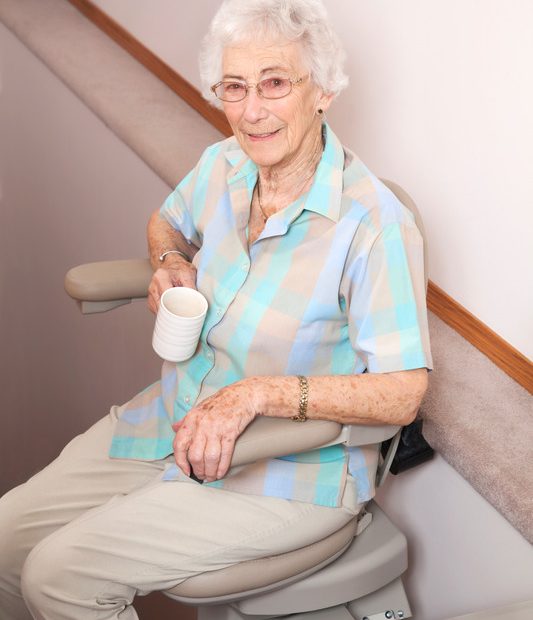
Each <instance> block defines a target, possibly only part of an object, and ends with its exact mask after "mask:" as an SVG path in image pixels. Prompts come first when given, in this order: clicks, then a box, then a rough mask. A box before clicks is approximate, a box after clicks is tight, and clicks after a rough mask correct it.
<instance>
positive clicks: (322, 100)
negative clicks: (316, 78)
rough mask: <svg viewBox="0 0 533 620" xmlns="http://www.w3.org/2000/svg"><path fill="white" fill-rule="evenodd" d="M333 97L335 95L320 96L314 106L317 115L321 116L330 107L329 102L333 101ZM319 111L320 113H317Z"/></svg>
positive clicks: (322, 94)
mask: <svg viewBox="0 0 533 620" xmlns="http://www.w3.org/2000/svg"><path fill="white" fill-rule="evenodd" d="M334 97H335V95H326V94H325V93H321V94H320V96H319V97H318V100H317V104H316V111H317V113H318V114H323V113H324V112H326V110H327V109H328V108H329V106H330V105H331V102H332V101H333V99H334ZM319 110H322V111H321V112H319Z"/></svg>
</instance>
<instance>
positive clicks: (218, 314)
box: [217, 308, 222, 316]
mask: <svg viewBox="0 0 533 620" xmlns="http://www.w3.org/2000/svg"><path fill="white" fill-rule="evenodd" d="M217 316H222V308H217Z"/></svg>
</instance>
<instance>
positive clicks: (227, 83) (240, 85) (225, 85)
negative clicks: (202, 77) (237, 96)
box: [224, 82, 244, 91]
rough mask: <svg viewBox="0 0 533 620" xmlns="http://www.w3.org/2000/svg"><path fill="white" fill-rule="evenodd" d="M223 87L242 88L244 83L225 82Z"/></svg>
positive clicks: (230, 88) (228, 88) (227, 88)
mask: <svg viewBox="0 0 533 620" xmlns="http://www.w3.org/2000/svg"><path fill="white" fill-rule="evenodd" d="M224 88H225V89H226V90H237V91H239V90H244V84H241V83H240V82H225V84H224Z"/></svg>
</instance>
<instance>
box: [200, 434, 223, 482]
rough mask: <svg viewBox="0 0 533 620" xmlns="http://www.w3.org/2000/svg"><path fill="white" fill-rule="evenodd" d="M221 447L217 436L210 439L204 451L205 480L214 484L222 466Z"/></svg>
mask: <svg viewBox="0 0 533 620" xmlns="http://www.w3.org/2000/svg"><path fill="white" fill-rule="evenodd" d="M220 456H221V447H220V440H219V438H218V437H217V436H213V437H209V438H208V440H207V442H206V445H205V450H204V466H205V479H206V480H207V482H213V480H216V479H217V472H218V470H219V466H220Z"/></svg>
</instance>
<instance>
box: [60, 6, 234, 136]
mask: <svg viewBox="0 0 533 620" xmlns="http://www.w3.org/2000/svg"><path fill="white" fill-rule="evenodd" d="M68 2H70V4H72V5H73V6H75V7H76V8H77V9H78V10H79V11H80V12H81V13H83V15H85V17H87V18H88V19H89V20H90V21H91V22H93V24H95V25H96V26H98V28H100V30H102V31H103V32H105V33H106V34H107V35H108V36H109V37H110V38H111V39H113V41H115V43H118V44H119V45H120V46H121V47H122V48H123V49H125V50H126V51H127V52H128V53H129V54H131V55H132V56H133V57H134V58H135V60H137V61H138V62H140V63H141V64H142V65H143V66H144V67H146V68H147V69H148V70H149V71H151V72H152V73H153V74H154V75H156V76H157V77H158V78H159V79H160V80H161V81H162V82H164V83H165V84H166V85H167V86H168V87H169V88H170V89H171V90H173V91H174V92H175V93H176V94H177V95H178V96H179V97H181V98H182V99H183V100H184V101H185V102H187V103H188V104H189V105H190V106H191V107H192V108H193V109H194V110H196V111H197V112H198V113H199V114H201V115H202V116H203V117H204V118H205V119H206V120H207V121H209V122H210V123H211V125H213V127H215V128H216V129H218V130H219V131H220V132H221V133H222V134H223V135H225V136H231V135H232V133H233V132H232V131H231V129H230V126H229V123H228V121H227V120H226V117H225V116H224V114H223V112H221V111H220V110H218V109H217V108H214V107H213V106H212V105H210V104H209V103H208V102H207V101H206V100H205V99H204V98H203V97H202V95H201V94H200V92H199V91H198V90H197V89H196V88H195V87H194V86H193V85H192V84H190V83H189V82H188V81H187V80H186V79H185V78H183V77H182V76H181V75H179V74H178V73H176V71H174V69H172V68H171V67H169V66H168V65H167V64H166V63H165V62H163V61H162V60H161V59H160V58H159V57H158V56H156V55H155V54H154V53H153V52H151V51H150V50H149V49H148V48H147V47H146V46H145V45H143V44H142V43H141V42H140V41H139V40H137V39H136V38H135V37H134V36H133V35H132V34H131V33H129V32H128V31H127V30H126V29H125V28H123V27H122V26H121V25H120V24H119V23H117V22H116V21H115V20H114V19H112V18H111V17H109V15H107V13H105V12H104V11H102V10H101V9H100V8H99V7H97V6H96V5H94V4H93V3H92V2H91V1H90V0H68Z"/></svg>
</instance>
